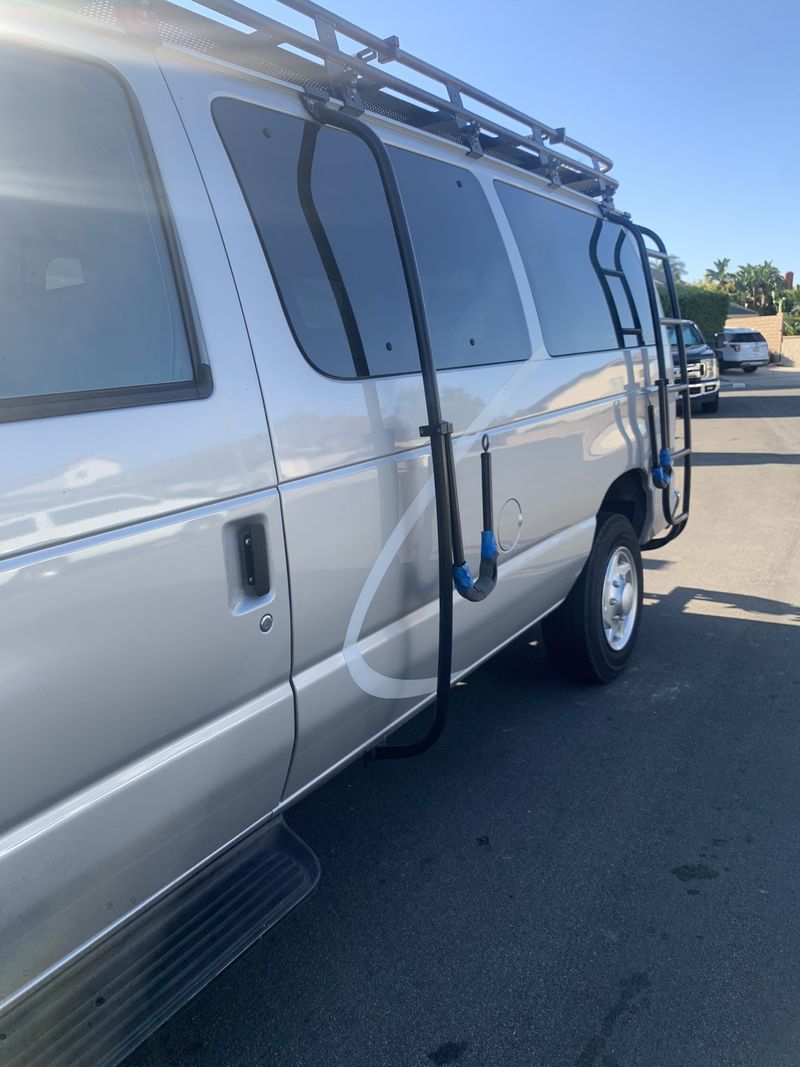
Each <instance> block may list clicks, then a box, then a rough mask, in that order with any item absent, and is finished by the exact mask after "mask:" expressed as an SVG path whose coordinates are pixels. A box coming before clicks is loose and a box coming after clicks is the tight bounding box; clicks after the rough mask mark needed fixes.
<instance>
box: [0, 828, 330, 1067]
mask: <svg viewBox="0 0 800 1067" xmlns="http://www.w3.org/2000/svg"><path fill="white" fill-rule="evenodd" d="M318 879H319V862H318V860H317V857H316V856H315V855H314V853H313V852H312V851H311V849H310V848H309V847H308V846H307V845H306V844H305V843H304V842H303V841H301V840H300V838H299V837H297V835H296V834H294V833H293V832H292V831H291V830H290V829H289V827H288V826H287V825H286V824H285V823H284V821H283V819H280V818H278V819H273V820H272V821H271V822H269V823H267V824H266V825H265V826H263V827H262V828H260V829H259V830H256V831H254V832H253V833H252V834H249V835H248V836H247V837H245V838H244V839H243V840H242V841H241V842H239V844H237V845H235V846H234V847H233V848H231V849H229V850H227V851H226V852H224V853H222V854H221V855H220V856H218V857H217V858H216V859H215V860H213V861H212V862H211V863H209V864H208V865H207V866H205V867H203V868H201V869H200V871H199V872H198V873H197V874H195V875H194V876H192V877H191V878H189V879H188V880H187V881H186V882H185V883H183V884H181V885H180V886H178V887H177V888H176V889H174V890H172V891H171V892H170V893H168V894H167V895H166V896H164V897H162V898H161V899H160V900H158V901H157V902H156V903H155V904H153V905H152V906H151V907H149V908H147V909H145V910H144V911H143V912H142V913H141V914H140V915H138V916H136V917H135V918H134V919H132V920H131V922H129V923H128V924H126V925H125V926H123V927H122V928H121V929H120V930H118V931H116V932H115V933H114V934H112V935H111V936H109V937H108V938H107V939H106V940H105V941H103V942H101V943H100V944H99V945H98V946H97V947H95V948H94V949H92V950H90V951H89V952H87V953H86V954H84V955H83V956H81V957H79V958H78V959H77V960H76V961H75V962H74V963H72V964H70V965H69V966H67V967H65V968H64V969H63V970H61V971H59V972H57V973H56V974H55V975H54V976H53V977H52V978H51V979H50V980H49V981H47V982H45V983H44V984H42V985H41V986H40V987H38V988H37V989H35V990H34V991H32V992H31V994H30V995H29V996H28V997H26V998H25V999H24V1000H22V1001H21V1002H20V1003H19V1004H18V1005H16V1006H15V1007H13V1008H11V1009H9V1010H8V1012H7V1013H5V1014H3V1015H0V1065H2V1067H43V1065H45V1064H46V1065H47V1067H62V1065H64V1067H65V1065H66V1064H81V1067H93V1065H100V1064H102V1065H103V1067H112V1065H114V1064H118V1063H119V1062H120V1061H121V1060H122V1059H124V1058H125V1056H127V1055H129V1054H130V1053H131V1052H132V1051H133V1050H134V1049H135V1048H136V1047H137V1045H140V1044H141V1043H142V1041H144V1040H145V1038H147V1037H148V1036H149V1035H150V1034H151V1033H152V1032H153V1031H154V1030H155V1029H157V1027H159V1026H160V1025H161V1024H162V1023H163V1022H165V1021H166V1020H167V1019H168V1018H169V1017H170V1015H172V1014H174V1013H175V1012H176V1011H177V1010H178V1009H179V1008H181V1007H183V1005H184V1004H185V1003H186V1002H187V1001H188V1000H189V999H190V998H191V997H193V996H194V995H195V993H198V992H199V991H200V990H201V989H202V988H203V986H205V985H206V984H207V983H208V982H210V981H211V980H212V979H213V978H216V976H217V975H218V974H219V973H220V972H221V971H222V970H223V969H224V968H225V967H227V966H228V964H229V963H232V962H233V960H235V959H236V957H237V956H239V955H240V954H241V953H242V952H244V951H245V949H247V948H249V947H250V945H252V944H253V942H254V941H256V940H257V939H258V938H259V937H261V935H262V934H263V933H265V932H266V931H267V930H268V929H269V928H270V927H271V926H273V925H274V924H275V923H276V922H278V920H279V919H282V918H283V916H284V915H286V913H287V912H288V911H290V910H291V909H292V908H293V907H294V906H295V905H296V904H299V903H300V901H301V900H302V899H303V898H304V897H305V896H307V895H308V894H309V893H310V892H311V891H312V889H314V887H315V886H316V884H317V881H318Z"/></svg>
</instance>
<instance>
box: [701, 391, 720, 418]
mask: <svg viewBox="0 0 800 1067" xmlns="http://www.w3.org/2000/svg"><path fill="white" fill-rule="evenodd" d="M718 409H719V393H717V394H716V396H715V397H714V398H713V399H712V400H704V401H703V411H706V412H709V413H713V412H715V411H717V410H718Z"/></svg>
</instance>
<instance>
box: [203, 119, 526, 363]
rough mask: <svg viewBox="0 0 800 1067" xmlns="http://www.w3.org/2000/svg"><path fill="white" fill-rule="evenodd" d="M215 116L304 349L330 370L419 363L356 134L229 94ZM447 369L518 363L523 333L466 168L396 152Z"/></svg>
mask: <svg viewBox="0 0 800 1067" xmlns="http://www.w3.org/2000/svg"><path fill="white" fill-rule="evenodd" d="M213 115H214V121H215V122H216V125H217V128H218V130H219V132H220V136H221V137H222V140H223V143H224V144H225V147H226V149H227V152H228V155H229V157H230V159H231V162H232V164H233V166H234V169H235V171H236V175H237V178H238V180H239V183H240V185H241V186H242V189H243V192H244V195H245V198H246V200H247V204H248V207H249V209H250V213H251V215H252V217H253V220H254V222H255V224H256V228H257V230H258V234H259V237H260V239H261V243H262V246H263V249H264V253H265V255H266V257H267V261H268V262H269V264H270V267H271V270H272V273H273V277H274V279H275V283H276V285H277V287H278V291H279V293H280V296H281V299H282V302H283V305H284V308H285V310H286V314H287V316H288V319H289V322H290V324H291V326H292V329H293V330H294V333H295V336H296V337H297V341H298V343H299V345H300V347H301V349H302V350H303V352H304V353H305V355H306V357H307V358H308V359H309V361H310V362H311V363H313V364H314V366H316V367H317V368H318V369H319V370H321V371H323V372H324V373H326V374H330V375H333V376H335V377H345V378H347V377H364V376H368V375H371V376H378V375H389V374H402V373H408V372H412V371H418V370H419V355H418V350H417V345H416V339H415V335H414V328H413V321H412V318H411V312H410V308H409V303H408V296H407V292H406V285H405V279H404V276H403V271H402V266H401V263H400V256H399V253H398V250H397V242H396V240H395V237H394V231H393V228H392V224H391V219H390V216H389V212H388V208H387V205H386V198H385V194H384V190H383V185H382V182H381V180H380V176H379V174H378V170H377V167H376V165H375V161H374V159H373V157H372V154H371V153H370V151H369V149H368V148H367V147H366V146H365V145H364V144H363V143H362V142H361V141H360V140H359V139H358V138H357V137H354V136H352V135H349V134H346V133H343V132H341V131H340V130H334V129H331V128H329V127H322V128H320V127H319V126H317V125H316V124H314V123H310V122H306V121H304V120H303V119H299V118H295V117H293V116H290V115H284V114H281V113H279V112H274V111H270V110H267V109H265V108H262V107H260V106H258V105H256V104H248V103H244V102H242V101H240V100H232V99H226V98H221V99H218V100H216V101H215V102H214V104H213ZM393 159H394V163H395V166H396V169H397V173H398V180H399V183H400V187H401V191H402V194H403V200H404V203H405V204H406V209H407V212H408V215H409V224H410V227H411V231H412V236H413V238H414V243H415V248H416V254H417V258H418V261H419V266H420V272H421V275H422V283H423V289H424V293H425V300H426V305H427V308H428V313H429V321H430V326H431V332H432V337H433V345H434V356H435V358H436V361H437V365H438V366H440V367H453V366H465V365H468V364H473V363H495V362H504V361H506V360H515V359H522V358H525V357H526V356H527V355H528V351H527V346H528V338H527V329H526V326H525V322H524V318H523V314H522V307H521V304H520V300H519V294H518V292H517V290H516V286H515V283H514V279H513V276H512V273H511V267H510V265H509V263H508V259H507V257H506V255H505V250H504V248H503V245H502V241H501V239H500V235H499V232H498V231H497V228H496V225H495V222H494V219H493V218H492V215H491V210H490V208H489V205H488V203H487V201H486V198H485V197H484V196H483V193H482V191H481V189H480V187H479V186H478V183H477V182H476V181H475V179H474V178H473V177H472V176H471V175H470V174H469V173H468V172H465V171H463V170H462V169H460V168H455V167H451V166H449V165H447V164H441V163H435V162H433V161H431V160H427V159H424V158H422V157H417V156H413V155H412V154H411V153H407V152H400V151H395V152H393Z"/></svg>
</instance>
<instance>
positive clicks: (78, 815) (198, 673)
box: [0, 11, 294, 1003]
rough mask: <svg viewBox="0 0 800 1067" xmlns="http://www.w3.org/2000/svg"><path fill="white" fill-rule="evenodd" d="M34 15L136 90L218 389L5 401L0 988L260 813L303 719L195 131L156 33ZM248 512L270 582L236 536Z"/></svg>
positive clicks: (273, 518) (247, 354)
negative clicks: (37, 408) (100, 403)
mask: <svg viewBox="0 0 800 1067" xmlns="http://www.w3.org/2000/svg"><path fill="white" fill-rule="evenodd" d="M29 17H30V24H29V25H28V26H27V27H25V30H26V35H25V38H24V39H25V46H26V47H28V46H29V45H30V44H31V42H34V43H35V41H36V38H37V37H39V40H40V43H44V41H46V38H47V34H48V33H50V34H51V35H52V36H53V37H54V38H55V40H54V42H53V45H54V48H55V49H56V50H57V51H58V52H59V53H63V54H65V55H69V56H70V57H72V58H73V59H74V57H75V56H77V57H81V58H82V61H84V62H85V61H86V60H91V61H93V62H94V61H98V62H100V63H101V64H102V65H103V70H107V69H108V68H109V67H110V68H111V70H112V71H114V72H115V75H114V76H115V77H121V78H122V79H123V80H124V82H125V83H126V85H127V86H128V87H129V91H130V95H131V97H132V98H133V99H135V101H136V105H137V107H138V108H139V109H141V113H142V116H143V120H144V123H145V125H146V129H147V131H148V134H149V138H150V140H151V141H152V145H153V148H154V151H155V156H156V158H157V160H158V171H159V172H160V177H161V180H162V181H163V187H164V190H165V193H166V198H167V201H168V203H169V204H170V206H171V208H172V214H173V217H174V223H175V231H176V238H177V246H178V252H179V261H180V263H181V264H182V266H183V268H185V272H186V276H187V279H188V289H189V302H190V306H191V314H192V316H193V317H194V319H195V321H196V326H197V332H198V334H199V343H200V348H201V352H202V355H203V358H207V360H208V363H209V365H210V367H211V372H212V374H213V391H212V392H211V393H210V395H208V396H207V397H206V398H205V399H191V400H184V401H180V402H175V403H160V404H153V405H149V404H147V403H142V404H141V405H138V406H131V407H126V408H123V409H120V410H98V411H83V412H82V413H65V414H59V415H51V416H50V417H46V418H30V419H21V420H17V421H9V422H3V423H0V451H2V454H3V456H4V457H6V460H7V462H6V463H4V464H3V466H2V468H0V603H2V611H0V688H1V689H2V693H3V702H2V706H0V723H1V724H2V736H3V748H2V756H0V761H1V762H2V766H1V767H0V885H2V894H0V1003H2V1002H3V1000H4V999H5V998H6V997H9V996H12V995H13V994H14V993H15V991H18V990H19V989H20V988H21V987H22V986H24V985H25V984H26V983H28V982H32V981H34V980H35V979H36V977H37V975H39V974H40V973H42V972H43V971H45V970H46V969H48V968H50V967H52V966H55V965H56V964H57V963H58V961H59V960H61V959H62V958H64V957H65V956H67V955H69V954H71V953H73V952H74V951H75V950H77V949H78V948H79V947H80V946H81V945H83V944H85V943H87V942H89V941H90V940H92V939H93V938H96V937H98V936H100V935H102V933H103V931H104V930H106V929H107V928H108V927H109V926H110V925H111V924H113V923H116V922H118V921H120V920H122V919H123V918H124V917H126V916H127V915H128V914H129V913H130V912H131V911H132V910H133V909H136V908H138V907H139V906H141V905H142V904H143V903H144V902H145V901H147V900H148V899H149V898H150V897H152V896H153V894H156V893H158V892H160V891H162V890H163V889H164V888H165V887H166V886H167V885H169V884H170V883H171V882H172V881H173V880H174V879H176V878H179V877H181V876H182V875H184V874H185V873H186V872H187V871H189V870H191V869H192V868H193V867H194V866H196V865H197V864H199V863H201V862H202V861H203V860H204V859H206V858H207V857H208V856H209V855H210V854H212V853H213V852H215V851H216V850H218V849H219V848H221V847H223V846H224V845H225V844H227V843H228V842H229V841H230V840H231V839H232V838H234V837H235V836H236V835H238V834H239V833H241V832H242V831H243V830H244V829H246V828H247V827H248V826H250V825H252V824H254V823H256V822H257V821H258V820H260V819H263V818H265V817H266V816H267V815H268V814H269V813H270V812H271V811H272V810H273V809H274V808H275V806H276V805H277V804H278V802H279V800H280V796H281V793H282V789H283V784H284V781H285V778H286V773H287V770H288V766H289V761H290V757H291V752H292V745H293V739H294V701H293V696H292V692H291V688H290V684H289V673H290V651H291V644H290V619H289V596H288V576H287V569H286V556H285V548H284V542H283V530H282V518H281V510H280V501H279V498H278V493H277V490H276V488H275V481H276V478H275V466H274V461H273V458H272V453H271V447H270V442H269V437H268V432H267V426H266V421H265V417H264V410H263V404H262V400H261V394H260V390H259V387H258V379H257V375H256V370H255V367H254V364H253V359H252V352H251V349H250V345H249V340H248V337H247V332H246V329H245V327H244V323H243V321H242V316H241V309H240V306H239V302H238V297H237V294H236V290H235V287H234V285H233V281H232V278H231V274H230V270H229V267H228V264H227V259H226V256H225V250H224V247H223V246H222V243H221V241H220V239H219V233H218V230H217V228H216V226H215V223H214V219H213V213H212V211H211V208H210V205H209V202H208V197H207V194H206V191H205V188H204V186H203V182H202V180H201V177H200V175H199V173H198V170H197V167H196V163H195V161H194V158H193V156H192V152H191V148H190V146H189V144H188V142H187V140H186V136H185V133H184V131H183V128H182V126H181V123H180V120H179V117H178V115H177V113H176V111H175V109H174V106H173V103H172V100H171V97H170V95H169V93H168V91H167V89H166V86H165V85H164V82H163V78H162V77H161V74H160V72H159V70H158V67H157V65H156V64H155V61H154V59H153V56H152V52H151V51H150V50H149V49H148V48H147V47H141V48H140V47H137V46H136V45H135V44H132V43H130V39H127V38H122V39H119V40H114V39H113V38H112V37H108V38H105V37H103V35H102V34H98V33H93V32H92V33H88V32H85V31H84V30H82V29H80V28H76V27H75V25H74V24H72V25H68V23H67V21H65V22H64V25H63V26H59V27H58V32H57V33H56V30H55V29H54V25H55V23H50V22H49V21H44V24H43V25H40V24H39V18H40V15H39V14H37V13H36V12H35V11H34V12H33V13H31V14H30V16H29ZM10 39H11V40H12V42H13V38H10ZM30 217H31V219H32V220H33V221H32V226H35V225H36V219H37V216H36V213H35V212H31V216H30ZM42 217H45V216H44V215H43V216H42ZM48 217H49V216H48ZM24 236H25V235H24V234H23V238H24ZM35 236H36V240H37V241H39V243H40V244H41V243H46V242H47V241H49V240H51V238H52V234H51V232H50V231H49V230H47V228H46V227H44V226H42V227H41V233H36V234H35ZM52 239H55V238H52ZM123 251H124V250H121V251H120V254H122V252H123ZM54 254H55V255H56V256H57V257H61V258H60V260H59V262H63V257H64V256H65V255H66V253H64V252H63V251H62V250H60V249H58V250H57V252H56V253H54ZM80 254H81V255H84V256H86V257H88V253H84V252H81V253H80ZM94 267H95V264H93V263H91V262H90V260H89V258H85V261H84V262H83V263H82V268H83V274H84V278H85V285H86V287H88V286H89V285H92V284H95V283H96V282H97V274H98V271H97V270H96V269H95V272H94V275H92V273H91V270H90V268H94ZM59 269H60V270H61V275H59V274H58V272H56V276H55V278H54V280H52V284H53V285H62V284H63V275H64V271H65V268H64V267H63V266H62V267H60V268H59ZM70 269H71V270H72V275H73V276H72V277H71V278H68V279H67V280H68V281H70V282H74V281H76V279H77V281H80V282H81V284H83V280H84V278H80V277H78V270H77V268H75V267H71V268H70ZM102 281H103V280H102V278H100V280H99V282H100V283H102ZM25 284H28V282H25ZM41 288H42V295H41V299H42V301H46V300H47V299H48V296H49V293H50V291H51V288H52V287H51V286H49V285H48V286H46V285H44V284H43V285H42V287H41ZM87 293H88V288H87ZM140 313H141V314H142V315H147V313H148V308H147V307H143V308H141V309H140ZM73 325H74V323H70V326H71V327H72V326H73ZM108 350H109V353H110V357H111V358H113V356H114V354H115V350H114V347H113V344H111V343H109V344H108ZM253 522H259V523H261V524H262V525H263V526H264V528H265V529H266V532H267V553H268V566H269V590H268V592H267V594H265V595H264V596H261V597H252V596H250V595H249V594H248V591H247V589H246V586H245V578H244V576H243V570H242V563H241V556H240V550H239V543H238V532H239V531H240V530H241V528H242V527H243V526H244V525H246V524H249V523H253ZM265 613H269V614H270V615H271V616H272V617H273V625H272V628H271V629H270V631H269V632H268V633H265V632H262V630H261V628H260V619H261V617H262V615H264V614H265Z"/></svg>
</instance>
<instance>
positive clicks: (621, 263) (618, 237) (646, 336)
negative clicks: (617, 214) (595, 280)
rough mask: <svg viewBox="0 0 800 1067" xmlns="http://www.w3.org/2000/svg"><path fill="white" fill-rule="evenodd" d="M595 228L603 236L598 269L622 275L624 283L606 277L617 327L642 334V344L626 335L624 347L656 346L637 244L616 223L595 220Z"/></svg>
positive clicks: (598, 247) (599, 245)
mask: <svg viewBox="0 0 800 1067" xmlns="http://www.w3.org/2000/svg"><path fill="white" fill-rule="evenodd" d="M596 225H599V226H601V228H602V236H601V239H599V241H598V243H597V252H598V256H597V258H598V262H599V265H601V266H602V267H605V268H609V269H613V270H622V271H624V273H625V278H624V282H623V280H622V278H619V277H608V280H607V281H608V285H609V287H610V289H611V293H612V296H613V299H614V306H615V307H617V313H618V315H619V318H620V324H621V325H622V327H624V328H626V329H627V328H631V327H636V328H638V329H641V331H642V341H641V343H640V341H638V339H637V337H636V335H635V334H626V335H625V336H624V338H623V340H624V344H625V345H626V346H628V347H631V346H635V345H638V344H644V345H655V343H656V335H655V330H654V329H653V316H652V314H651V310H650V302H649V300H647V285H646V282H645V277H644V271H643V270H642V266H641V260H640V259H639V251H638V249H637V246H636V242H635V240H634V238H633V237H631V236H630V234H629V233H628V232H627V230H625V229H623V227H622V226H620V225H618V224H617V223H611V222H606V221H603V222H601V221H599V220H597V223H596Z"/></svg>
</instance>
